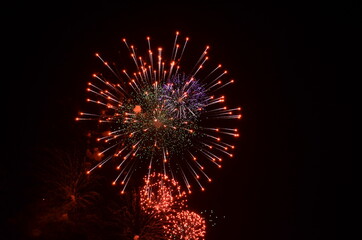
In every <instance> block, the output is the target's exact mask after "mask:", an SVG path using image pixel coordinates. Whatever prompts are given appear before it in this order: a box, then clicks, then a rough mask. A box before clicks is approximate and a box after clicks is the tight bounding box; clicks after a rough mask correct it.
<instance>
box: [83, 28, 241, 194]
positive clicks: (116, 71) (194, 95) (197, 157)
mask: <svg viewBox="0 0 362 240" xmlns="http://www.w3.org/2000/svg"><path fill="white" fill-rule="evenodd" d="M146 40H147V46H148V48H147V54H146V55H145V56H142V55H139V54H138V49H137V48H136V47H135V46H134V45H130V44H129V43H128V42H127V40H126V39H123V40H122V41H123V43H124V45H125V46H126V48H127V49H128V51H129V56H130V58H131V62H132V65H134V67H133V71H129V70H126V69H122V68H120V67H118V66H117V65H116V64H109V63H108V62H107V61H105V60H104V59H103V58H102V57H101V55H100V54H99V53H96V54H95V56H96V57H97V58H98V59H99V60H100V62H101V63H102V64H103V65H104V67H105V69H106V70H105V71H104V73H95V74H93V81H91V82H89V83H88V87H87V91H88V92H89V95H90V97H89V98H87V102H89V103H91V104H93V105H94V107H92V110H91V111H89V112H80V113H79V116H78V117H77V118H76V120H93V121H96V122H97V125H98V129H97V131H98V132H99V136H98V137H96V142H97V143H98V144H99V148H100V149H101V150H100V151H99V153H98V155H99V157H101V158H102V160H100V161H99V162H98V163H97V164H96V165H95V166H94V167H93V168H91V169H89V170H88V171H87V173H90V172H92V171H93V170H95V169H97V168H98V167H101V166H102V165H104V164H105V163H106V162H108V161H110V160H114V161H115V162H117V166H116V169H117V171H118V174H117V175H116V176H115V179H114V181H113V184H114V185H116V184H117V183H120V184H121V185H122V190H121V192H122V193H123V192H124V191H125V189H126V187H127V185H128V184H129V181H130V179H131V178H132V177H136V176H141V177H143V176H145V175H146V176H147V178H149V177H150V174H151V173H152V172H159V173H163V174H164V176H166V177H169V178H171V179H178V180H179V182H182V185H183V187H184V188H185V189H186V190H187V191H188V192H189V193H191V190H192V185H193V184H195V183H196V185H197V186H198V187H199V188H200V189H201V190H204V189H205V188H204V183H205V182H211V178H210V177H209V175H208V174H207V172H206V171H205V170H206V169H205V168H207V167H209V166H210V165H211V166H214V167H217V168H221V166H222V165H221V164H222V161H223V159H224V158H225V157H227V158H230V157H233V153H232V151H233V149H234V145H233V144H232V142H233V141H234V140H233V138H235V137H238V136H239V133H238V129H237V128H232V127H230V124H234V120H237V119H240V118H241V116H242V115H241V114H240V110H241V108H240V107H234V108H228V107H227V106H225V105H224V103H225V100H226V97H225V96H224V95H220V94H218V93H217V92H218V90H220V89H222V88H223V87H225V86H228V85H229V84H232V83H234V80H232V79H231V80H225V79H226V78H227V77H226V76H227V71H226V70H222V66H221V65H220V64H219V65H216V66H214V67H212V66H211V67H209V69H208V67H206V66H207V64H206V63H207V62H208V61H209V57H208V51H209V49H210V48H209V46H206V47H205V49H204V50H202V51H200V53H199V54H196V56H195V54H191V56H190V57H189V58H192V57H194V58H196V59H195V62H196V63H195V65H194V66H193V67H190V69H191V70H188V71H184V70H182V69H181V65H182V64H183V63H184V62H185V65H187V64H189V62H190V59H187V61H183V59H182V58H183V56H184V55H185V50H186V49H187V48H186V46H187V45H188V42H189V38H188V37H186V38H185V39H184V40H180V38H179V32H176V37H175V39H174V44H173V48H172V51H171V53H168V55H170V57H169V58H166V55H167V54H165V53H164V51H163V49H162V48H160V47H159V48H157V50H154V49H153V48H152V46H151V40H150V37H147V38H146ZM95 108H96V109H98V110H97V111H96V112H95V111H94V110H95ZM136 172H137V174H135V173H136Z"/></svg>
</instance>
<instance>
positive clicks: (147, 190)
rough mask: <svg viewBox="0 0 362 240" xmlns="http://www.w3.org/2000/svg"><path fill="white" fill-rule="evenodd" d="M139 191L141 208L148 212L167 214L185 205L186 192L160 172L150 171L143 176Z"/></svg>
mask: <svg viewBox="0 0 362 240" xmlns="http://www.w3.org/2000/svg"><path fill="white" fill-rule="evenodd" d="M144 180H145V185H144V186H143V187H142V189H141V191H140V204H141V209H142V210H143V211H145V212H146V213H148V214H153V213H155V214H159V213H161V214H167V213H169V212H173V211H179V210H181V209H183V208H185V207H186V193H185V192H184V191H182V190H181V186H180V185H179V184H178V183H177V182H176V181H175V180H174V179H170V178H168V177H167V176H165V175H163V174H161V173H152V174H151V175H150V176H146V177H145V178H144Z"/></svg>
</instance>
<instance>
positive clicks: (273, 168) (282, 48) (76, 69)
mask: <svg viewBox="0 0 362 240" xmlns="http://www.w3.org/2000/svg"><path fill="white" fill-rule="evenodd" d="M359 10H360V8H358V7H353V6H340V5H338V4H335V3H328V2H325V3H313V4H308V3H305V2H302V3H300V4H294V5H284V4H274V5H272V4H266V3H255V4H253V5H249V4H240V5H233V4H225V3H222V4H221V3H220V4H205V5H197V4H184V3H182V2H177V3H174V4H160V5H157V4H150V3H149V4H144V3H143V4H140V3H138V4H131V3H122V4H120V3H118V4H114V3H105V2H103V1H99V2H98V3H96V4H95V3H84V4H83V5H81V4H65V3H62V4H60V3H59V5H58V4H56V3H49V4H45V5H40V4H39V5H33V4H32V3H27V4H25V5H22V4H20V3H19V4H18V5H17V6H13V7H9V8H8V9H6V8H4V9H3V12H4V15H3V16H5V17H6V18H5V19H4V20H3V21H2V25H4V28H3V31H2V33H3V34H2V36H3V37H2V38H3V40H5V42H4V43H3V44H2V50H1V51H2V52H3V53H5V55H2V56H3V60H5V62H6V63H5V69H3V70H2V77H3V79H2V85H3V87H2V91H3V94H2V97H3V98H4V100H3V101H2V103H3V106H4V105H6V106H5V110H3V118H4V117H5V119H6V120H5V123H3V125H2V126H3V128H5V132H6V136H5V138H4V139H3V141H5V147H3V161H2V166H1V182H0V190H1V197H2V204H1V216H2V221H4V223H2V224H1V228H3V227H4V229H1V231H3V233H1V234H3V235H4V234H6V235H8V236H9V237H8V238H5V239H16V238H15V237H14V236H15V233H16V232H19V231H20V232H21V231H23V229H22V228H19V227H18V225H17V224H16V223H14V221H13V219H19V218H22V217H21V216H22V213H23V212H26V209H27V208H28V207H29V204H31V203H32V202H33V201H36V199H37V198H39V197H40V196H41V193H40V192H39V191H40V190H39V189H37V184H38V183H37V181H36V180H35V179H36V176H34V175H36V174H35V172H36V171H35V170H34V169H36V164H37V156H38V155H37V153H38V152H39V151H42V149H47V148H57V149H69V147H71V146H73V145H74V144H80V145H82V144H83V145H84V144H85V139H84V135H83V131H84V127H82V126H81V125H80V124H79V123H76V122H75V121H74V118H75V117H76V116H77V112H78V111H79V110H81V108H82V106H84V102H85V88H86V83H87V82H88V81H89V80H90V79H91V75H92V74H93V73H94V72H95V71H96V70H98V69H99V66H100V64H99V61H98V60H97V59H96V58H95V57H94V53H95V52H100V53H107V54H108V56H112V57H114V58H119V59H121V56H120V55H118V51H119V49H120V48H121V47H123V46H122V42H121V39H122V38H123V37H125V38H127V39H129V40H130V41H131V42H132V43H135V45H142V44H144V45H145V44H146V41H145V37H146V36H151V38H152V41H153V43H154V45H155V44H156V45H160V46H165V45H168V46H170V47H171V45H170V44H172V41H173V39H174V34H175V32H176V31H180V33H181V36H183V37H184V36H188V37H190V39H191V40H190V42H189V45H190V46H193V47H195V48H197V49H200V50H201V49H203V48H204V46H205V45H210V46H211V50H210V52H209V56H210V58H212V59H215V61H217V62H219V63H222V64H223V66H224V67H225V69H227V70H228V72H229V75H230V77H231V78H233V79H235V80H236V84H235V85H233V87H229V88H227V89H225V95H226V96H227V103H228V105H230V106H232V105H234V106H241V107H242V108H243V112H242V113H243V119H242V120H241V121H239V130H240V135H241V136H240V137H239V138H238V139H237V142H236V145H237V151H236V153H235V157H234V158H232V159H229V160H225V162H224V165H223V168H222V169H221V170H218V171H215V173H214V174H213V179H214V181H213V182H212V183H211V184H208V185H207V189H206V191H205V192H197V191H195V193H193V194H192V195H191V197H190V200H189V202H190V205H191V206H192V208H193V209H195V210H199V211H201V210H203V209H213V210H215V212H216V213H217V214H219V215H220V216H226V218H225V221H224V222H222V223H220V224H219V226H216V227H215V228H212V229H211V228H210V229H209V230H208V231H209V232H210V235H208V237H207V239H209V240H212V239H246V240H254V239H255V240H257V239H258V240H259V239H278V240H286V239H308V240H314V239H336V233H337V229H338V224H337V217H336V212H337V200H336V199H337V195H338V190H339V189H341V188H342V187H341V186H342V184H343V183H344V182H346V178H344V179H343V180H342V179H341V176H342V175H344V173H345V168H344V167H345V164H346V161H348V156H349V155H348V154H347V153H346V150H345V147H346V146H347V143H346V142H347V141H346V136H347V134H346V133H347V130H346V129H347V128H348V125H349V124H348V121H347V118H348V116H349V114H348V113H347V109H348V107H347V106H348V104H347V99H348V97H347V89H349V88H350V87H351V86H349V81H350V76H349V71H347V70H344V68H345V67H346V66H347V65H349V64H348V63H347V62H348V61H349V58H348V57H347V52H350V50H351V49H352V48H351V44H352V42H353V41H354V40H355V39H354V36H353V34H354V32H356V31H357V29H358V28H357V27H356V25H357V23H359V22H360V19H359V16H358V17H357V14H356V13H357V12H359ZM359 30H360V26H359ZM4 31H5V32H4ZM124 57H128V56H124ZM111 60H112V59H111ZM117 60H118V59H115V61H117ZM2 65H3V67H4V64H2ZM349 67H351V68H353V66H352V65H349ZM5 93H6V94H5ZM4 157H5V158H4ZM97 174H102V173H101V172H98V173H97ZM348 179H350V176H348V177H347V182H348V181H349V180H348ZM19 216H20V217H19ZM23 218H25V217H23ZM211 233H212V234H211ZM35 239H36V238H35Z"/></svg>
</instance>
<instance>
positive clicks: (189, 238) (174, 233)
mask: <svg viewBox="0 0 362 240" xmlns="http://www.w3.org/2000/svg"><path fill="white" fill-rule="evenodd" d="M166 222H167V224H165V225H164V226H163V228H164V230H165V234H166V235H167V236H168V239H185V240H203V239H205V238H204V237H205V234H206V223H205V220H204V219H203V218H202V217H201V216H200V215H199V214H197V213H195V212H192V211H189V210H183V211H179V212H176V213H175V214H170V215H167V216H166Z"/></svg>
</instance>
